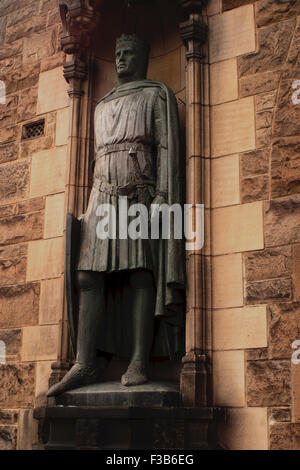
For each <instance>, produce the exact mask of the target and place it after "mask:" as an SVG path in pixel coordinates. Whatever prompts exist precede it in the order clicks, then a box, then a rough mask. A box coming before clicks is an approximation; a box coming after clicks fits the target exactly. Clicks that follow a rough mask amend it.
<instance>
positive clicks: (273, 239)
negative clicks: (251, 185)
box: [264, 195, 300, 247]
mask: <svg viewBox="0 0 300 470" xmlns="http://www.w3.org/2000/svg"><path fill="white" fill-rule="evenodd" d="M264 205H265V217H264V224H265V230H264V232H265V243H266V246H267V247H269V246H278V245H289V244H291V243H300V195H295V196H289V197H285V198H278V199H276V200H271V201H270V202H265V203H264Z"/></svg>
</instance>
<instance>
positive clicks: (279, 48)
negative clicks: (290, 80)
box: [238, 20, 295, 77]
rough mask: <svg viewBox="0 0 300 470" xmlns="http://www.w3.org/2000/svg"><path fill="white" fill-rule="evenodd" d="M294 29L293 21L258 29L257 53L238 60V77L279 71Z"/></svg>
mask: <svg viewBox="0 0 300 470" xmlns="http://www.w3.org/2000/svg"><path fill="white" fill-rule="evenodd" d="M294 29H295V20H290V21H285V22H283V23H278V24H275V25H271V26H268V27H266V28H263V29H260V30H259V31H258V44H259V50H258V52H255V53H252V54H247V55H245V56H243V57H240V58H239V59H238V67H239V73H240V77H243V76H245V75H254V74H257V73H262V72H267V71H271V70H278V69H280V67H281V66H282V65H283V64H284V62H285V60H286V58H287V55H288V51H289V47H290V43H291V39H292V36H293V32H294Z"/></svg>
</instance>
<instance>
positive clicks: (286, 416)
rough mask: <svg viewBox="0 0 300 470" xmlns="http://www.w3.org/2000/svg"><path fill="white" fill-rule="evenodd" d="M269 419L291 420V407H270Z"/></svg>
mask: <svg viewBox="0 0 300 470" xmlns="http://www.w3.org/2000/svg"><path fill="white" fill-rule="evenodd" d="M270 419H271V420H273V421H277V422H281V423H284V422H289V421H291V419H292V413H291V408H271V410H270Z"/></svg>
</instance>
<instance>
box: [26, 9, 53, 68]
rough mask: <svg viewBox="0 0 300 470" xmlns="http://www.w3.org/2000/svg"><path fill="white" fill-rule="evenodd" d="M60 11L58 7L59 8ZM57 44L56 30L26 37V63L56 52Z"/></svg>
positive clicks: (37, 60) (39, 59)
mask: <svg viewBox="0 0 300 470" xmlns="http://www.w3.org/2000/svg"><path fill="white" fill-rule="evenodd" d="M57 12H58V9H57ZM56 44H57V34H56V30H54V29H52V30H46V31H41V32H39V33H36V34H31V35H30V36H29V37H27V38H24V56H23V57H24V59H23V60H24V64H31V63H34V62H39V61H41V60H42V59H44V58H45V57H48V56H51V55H52V54H54V53H55V50H56Z"/></svg>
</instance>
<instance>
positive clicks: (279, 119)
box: [274, 80, 300, 137]
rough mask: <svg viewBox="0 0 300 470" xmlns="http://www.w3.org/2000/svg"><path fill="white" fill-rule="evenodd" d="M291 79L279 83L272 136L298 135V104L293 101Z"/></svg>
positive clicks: (299, 111)
mask: <svg viewBox="0 0 300 470" xmlns="http://www.w3.org/2000/svg"><path fill="white" fill-rule="evenodd" d="M292 84H293V80H286V81H283V82H282V83H281V86H280V89H279V92H278V98H277V107H276V110H275V117H274V136H275V137H284V136H291V135H300V106H299V105H295V104H294V103H293V99H292V96H293V93H294V92H295V90H294V89H293V88H292Z"/></svg>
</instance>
